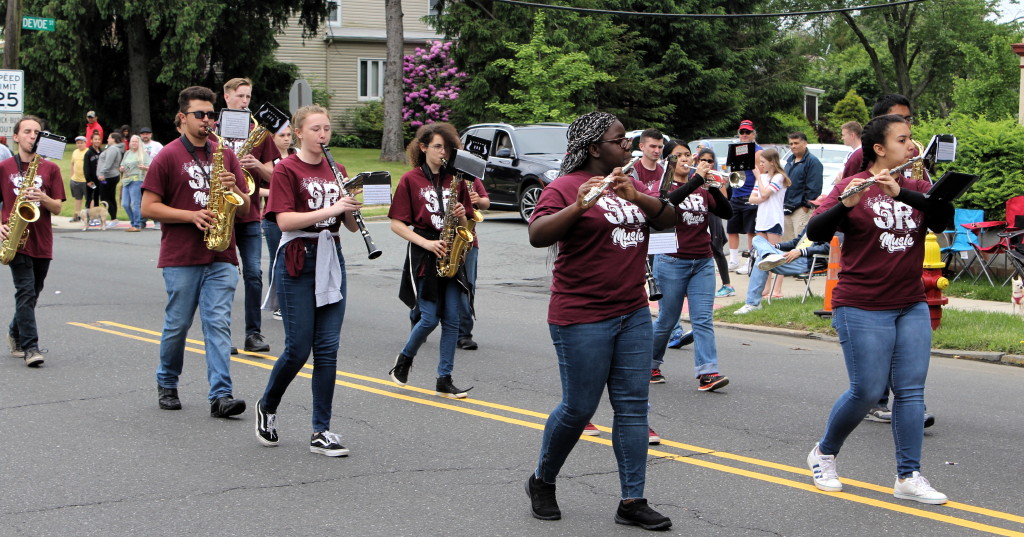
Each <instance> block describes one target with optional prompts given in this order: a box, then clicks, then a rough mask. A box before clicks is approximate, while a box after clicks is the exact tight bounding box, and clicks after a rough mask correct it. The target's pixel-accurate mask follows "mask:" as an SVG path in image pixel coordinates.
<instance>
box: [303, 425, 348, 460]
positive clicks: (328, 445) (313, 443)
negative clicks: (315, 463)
mask: <svg viewBox="0 0 1024 537" xmlns="http://www.w3.org/2000/svg"><path fill="white" fill-rule="evenodd" d="M309 450H310V451H311V452H313V453H318V454H320V455H327V456H328V457H344V456H346V455H348V448H346V447H345V446H343V445H341V436H339V435H336V434H334V433H332V432H331V431H323V432H319V433H313V436H312V437H310V439H309Z"/></svg>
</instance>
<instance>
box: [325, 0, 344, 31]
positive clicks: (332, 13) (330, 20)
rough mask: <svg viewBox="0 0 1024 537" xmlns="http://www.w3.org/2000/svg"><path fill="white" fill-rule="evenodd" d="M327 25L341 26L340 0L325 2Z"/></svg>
mask: <svg viewBox="0 0 1024 537" xmlns="http://www.w3.org/2000/svg"><path fill="white" fill-rule="evenodd" d="M327 24H330V25H332V26H341V0H328V1H327Z"/></svg>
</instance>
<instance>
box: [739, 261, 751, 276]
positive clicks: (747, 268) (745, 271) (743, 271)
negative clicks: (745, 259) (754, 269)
mask: <svg viewBox="0 0 1024 537" xmlns="http://www.w3.org/2000/svg"><path fill="white" fill-rule="evenodd" d="M736 274H750V263H744V264H743V265H741V266H740V268H738V269H736Z"/></svg>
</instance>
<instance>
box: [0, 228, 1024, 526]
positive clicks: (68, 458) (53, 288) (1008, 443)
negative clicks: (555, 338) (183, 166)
mask: <svg viewBox="0 0 1024 537" xmlns="http://www.w3.org/2000/svg"><path fill="white" fill-rule="evenodd" d="M370 229H371V232H372V234H373V236H374V238H375V239H376V241H377V244H378V245H379V246H380V247H381V248H382V249H383V250H384V252H385V253H384V256H383V257H381V258H380V259H377V260H375V261H368V260H367V259H366V256H365V249H364V247H363V244H362V241H361V240H360V239H359V237H358V236H357V235H350V236H346V237H345V239H344V245H345V252H346V260H347V266H348V275H349V277H350V278H351V281H350V284H349V297H348V300H349V302H348V312H347V316H346V319H345V324H344V327H343V329H342V351H341V355H340V357H339V364H338V376H337V383H338V387H337V391H336V393H335V401H334V413H335V415H334V420H333V424H332V429H333V430H334V431H335V432H338V433H340V434H341V435H342V436H343V443H344V444H345V445H346V446H347V447H349V448H350V449H351V450H352V454H351V455H350V456H349V457H347V458H341V459H332V458H327V457H322V456H317V455H313V454H311V453H309V451H308V448H307V445H308V444H307V443H308V438H309V432H310V425H309V423H310V421H309V420H310V394H309V385H310V381H309V379H308V377H299V378H297V379H296V380H295V382H294V383H293V385H292V387H291V389H290V391H289V392H288V393H287V394H286V396H285V399H284V401H283V403H282V405H281V407H280V409H279V417H278V419H279V422H278V423H279V426H280V434H281V445H280V447H277V448H274V449H269V448H265V447H262V446H260V445H259V444H258V443H257V442H256V440H255V438H254V436H253V422H252V409H251V408H252V405H253V404H254V403H255V401H256V399H257V398H258V397H259V395H260V394H261V393H262V390H263V387H264V385H265V382H266V380H267V375H268V369H269V368H270V367H271V364H272V360H273V359H274V356H275V355H274V354H273V353H276V352H279V351H280V350H281V346H282V342H283V332H282V328H281V324H280V323H279V322H277V321H274V320H273V319H272V318H271V317H270V315H269V314H268V315H265V321H264V333H265V334H266V335H267V338H268V340H269V341H270V342H271V346H272V352H271V353H270V354H269V355H267V356H259V355H254V356H244V355H243V356H238V357H237V358H236V359H235V361H234V362H233V363H232V376H233V378H234V384H235V394H236V397H240V398H244V399H246V400H247V401H248V402H249V404H250V409H249V410H247V411H246V412H245V414H243V415H242V416H241V418H242V419H237V420H218V419H214V418H211V417H210V416H209V407H208V405H207V402H206V398H205V395H206V392H207V382H206V379H205V375H204V373H205V368H204V361H203V356H202V333H201V330H200V327H199V323H198V322H196V323H195V326H194V327H193V330H192V337H193V338H194V340H195V341H194V343H193V344H191V345H189V348H190V351H189V352H188V353H187V360H186V368H185V372H184V375H183V378H182V382H183V385H182V387H181V390H180V391H181V395H182V400H183V403H184V406H185V407H184V409H183V410H181V411H178V412H169V411H161V410H160V409H159V408H158V407H157V404H156V388H155V379H154V370H155V367H156V363H157V349H158V340H159V331H160V329H161V325H162V313H163V307H164V303H165V298H166V295H165V293H164V290H163V281H162V278H161V275H160V271H159V270H157V269H156V257H157V253H158V247H159V234H158V233H155V232H152V231H147V232H144V233H124V232H119V231H107V232H100V231H90V232H82V231H64V230H59V231H58V232H57V234H56V240H55V242H56V246H55V250H56V259H55V261H54V263H53V265H52V269H51V271H50V275H49V277H48V279H47V282H46V289H45V290H44V292H43V298H42V299H41V301H40V304H39V308H38V310H37V313H38V317H39V322H40V327H41V328H40V331H41V335H42V345H43V346H44V347H46V348H48V349H49V353H48V354H47V355H46V364H45V365H44V366H43V367H42V368H40V369H38V370H32V369H29V368H26V367H25V366H24V365H23V364H22V361H21V360H20V359H13V358H3V359H0V452H2V453H3V457H2V459H0V476H2V477H0V535H2V536H23V535H24V536H45V535H55V536H56V535H60V536H66V535H76V536H94V535H95V536H109V535H133V536H136V535H278V534H291V535H314V534H317V535H320V534H327V533H330V534H338V535H373V536H375V535H382V536H384V535H387V536H391V535H510V536H511V535H527V534H530V535H593V534H595V533H596V534H599V535H637V534H639V532H641V531H642V530H639V529H636V528H628V527H624V526H618V525H616V524H614V523H613V521H612V515H613V513H614V509H615V505H616V502H617V499H618V490H619V489H618V478H617V474H616V466H615V461H614V456H613V454H612V450H611V446H610V441H609V438H610V434H609V432H608V429H605V432H604V433H603V434H602V436H601V437H597V438H585V439H584V441H581V442H580V444H579V445H578V446H577V448H576V450H575V451H574V452H573V454H572V456H571V457H570V459H569V461H568V463H567V465H566V467H565V468H564V471H563V475H562V476H561V478H560V480H559V482H558V486H559V503H560V505H561V507H562V511H563V519H562V520H561V521H558V522H541V521H537V520H534V519H533V518H531V517H530V515H529V512H528V510H527V498H526V495H525V493H524V492H523V482H524V481H525V480H526V478H527V476H528V474H529V472H530V471H531V470H532V468H533V467H534V465H535V463H536V457H537V451H538V449H539V444H540V436H541V429H542V427H543V422H544V418H545V416H546V414H547V412H549V411H550V410H551V409H552V408H553V407H554V406H555V405H556V404H557V402H558V400H559V397H560V388H559V381H558V372H557V368H556V364H555V359H554V353H553V351H552V348H551V343H550V339H549V336H548V332H547V327H546V323H545V316H546V308H547V278H548V274H549V269H548V267H547V265H546V256H547V252H546V251H545V250H537V249H533V248H531V247H530V246H529V244H528V243H527V241H526V228H525V226H524V225H523V224H521V223H520V222H519V221H518V219H517V218H515V217H514V216H513V215H512V213H501V214H497V215H493V214H492V215H491V216H490V218H488V220H487V221H486V222H484V223H483V224H481V225H480V228H479V229H480V231H481V235H482V240H483V249H482V256H481V261H480V280H479V287H480V291H479V295H478V309H479V319H478V321H477V329H476V330H475V337H476V339H477V341H478V342H479V343H480V350H477V351H461V350H460V351H458V353H457V356H456V367H455V381H456V384H457V385H459V386H469V385H472V386H474V389H473V391H472V392H470V393H471V397H470V398H469V399H467V400H464V401H459V402H456V401H449V400H445V399H440V398H437V397H435V396H434V395H433V380H434V375H433V371H434V368H435V366H436V354H437V341H438V339H439V332H435V334H433V335H432V336H431V338H430V340H429V341H428V343H427V344H426V345H425V346H424V348H423V349H422V350H421V353H420V356H419V357H418V358H417V362H416V364H415V367H414V368H413V370H412V374H411V376H410V381H411V384H410V387H408V388H398V387H396V386H394V385H392V384H391V383H390V382H389V381H386V378H387V377H386V372H387V370H388V369H389V368H390V366H391V363H392V361H393V359H394V356H395V355H396V354H397V352H398V351H399V350H400V348H401V346H402V344H403V343H404V341H405V338H406V336H407V335H408V329H409V324H408V318H407V310H406V309H405V307H404V306H403V305H402V303H401V302H400V301H399V300H398V298H397V288H398V280H399V277H400V270H399V267H400V265H401V263H402V260H403V255H404V254H403V253H404V248H403V245H402V244H401V242H400V240H399V239H398V238H397V237H396V236H394V235H393V234H392V233H391V232H390V231H389V230H388V228H387V224H386V223H371V224H370ZM2 272H3V273H4V275H3V276H2V277H0V304H2V309H0V311H2V312H4V313H5V314H6V315H8V316H9V315H10V314H11V310H12V304H13V300H12V296H13V290H12V286H11V282H10V278H9V277H8V276H7V275H6V274H7V271H6V270H2ZM609 284H610V285H614V282H609ZM241 299H242V294H241V292H238V293H237V294H236V301H235V312H236V315H235V322H234V334H235V338H234V339H235V341H236V343H237V344H239V346H240V344H241V339H242V336H241V334H242V332H243V323H242V315H241V312H242V305H241ZM4 318H5V319H6V317H4ZM718 350H719V356H720V363H721V365H722V369H723V373H724V374H726V375H728V376H729V377H730V378H731V379H732V383H731V384H730V385H729V386H728V387H727V388H725V389H724V390H722V391H721V392H720V393H710V394H709V393H699V392H698V391H697V390H696V381H694V380H693V379H692V352H691V351H690V350H688V349H683V350H679V351H669V352H670V354H669V357H668V362H667V364H666V367H665V370H664V371H665V375H666V376H667V377H668V383H667V384H664V385H656V386H652V388H651V392H652V396H651V399H652V404H653V411H652V425H653V427H654V428H655V429H656V430H657V431H658V432H659V433H660V434H661V436H662V437H663V438H664V441H663V442H662V444H661V445H660V446H652V449H651V452H650V459H649V461H650V462H649V469H648V482H647V496H648V498H649V499H650V501H651V503H652V504H653V505H654V506H655V507H656V508H658V509H659V510H661V511H662V512H663V513H665V514H667V515H669V516H671V517H672V519H673V522H674V526H673V528H672V530H671V531H670V533H674V534H679V535H702V536H703V535H707V536H748V535H749V536H763V535H792V536H812V535H822V534H827V535H841V536H845V535H858V536H859V535H865V536H875V535H908V534H911V535H928V536H954V535H955V536H959V535H972V534H984V533H994V534H999V535H1024V507H1022V504H1024V500H1022V499H1021V498H1022V495H1021V492H1020V489H1019V488H1018V486H1019V478H1020V475H1021V474H1020V472H1021V470H1020V461H1021V460H1024V445H1022V442H1021V440H1022V437H1024V425H1022V423H1021V418H1020V416H1021V409H1022V405H1024V398H1022V394H1024V390H1022V385H1024V369H1019V368H1013V367H1008V366H999V365H992V364H986V363H978V362H964V361H956V360H951V359H944V358H936V359H934V361H933V363H932V367H931V371H930V376H929V381H928V392H927V399H928V406H929V410H930V411H932V412H934V413H935V414H936V415H937V416H938V423H937V424H936V425H935V426H934V427H932V428H930V429H928V430H927V434H926V437H925V450H924V460H923V464H924V468H923V469H924V473H925V475H926V476H927V477H928V478H929V479H930V480H931V481H932V483H933V484H934V485H935V486H936V487H937V488H938V489H939V490H941V491H943V492H945V493H946V494H948V495H949V496H950V498H951V499H952V502H951V503H950V504H948V505H947V506H941V507H937V506H926V505H923V504H916V503H911V502H905V501H902V500H896V499H895V498H893V496H892V484H893V480H894V477H893V473H894V466H895V464H894V460H893V447H892V435H891V433H890V430H889V428H888V426H886V425H882V424H878V423H870V422H865V423H864V424H863V425H862V426H861V427H860V428H858V429H857V431H855V432H854V434H853V435H852V436H851V437H850V439H849V441H848V442H847V444H846V446H845V448H844V450H843V453H842V456H841V457H840V459H839V470H840V476H841V477H843V478H844V482H845V483H846V491H845V492H843V493H821V492H818V491H817V490H816V489H815V488H814V487H813V486H812V485H811V480H810V477H809V476H810V473H809V471H807V469H806V468H805V467H804V459H805V457H806V455H807V452H808V451H809V450H810V449H811V447H812V446H813V445H814V442H815V441H816V439H817V438H818V437H819V436H820V435H821V431H822V428H823V426H824V423H825V419H826V417H827V414H828V412H829V410H830V408H831V405H832V403H833V401H834V400H835V399H836V397H837V396H838V395H839V394H840V393H841V392H842V391H843V390H844V389H845V382H846V374H845V370H844V367H843V364H842V360H841V356H840V354H839V350H838V346H837V345H835V344H832V343H828V342H820V341H805V340H797V339H791V338H788V337H783V336H773V335H766V334H756V333H751V332H744V331H736V330H726V329H720V330H719V331H718ZM594 422H595V423H596V424H598V425H599V426H601V427H608V426H610V425H611V411H610V408H608V405H607V404H605V405H602V408H601V409H600V411H599V412H598V414H597V415H596V416H595V418H594Z"/></svg>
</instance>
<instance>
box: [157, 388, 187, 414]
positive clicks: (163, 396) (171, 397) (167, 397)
mask: <svg viewBox="0 0 1024 537" xmlns="http://www.w3.org/2000/svg"><path fill="white" fill-rule="evenodd" d="M156 393H157V394H158V395H159V396H160V398H159V403H160V408H162V409H164V410H181V399H178V389H177V388H163V387H161V386H157V387H156Z"/></svg>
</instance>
